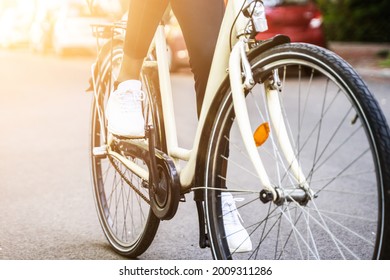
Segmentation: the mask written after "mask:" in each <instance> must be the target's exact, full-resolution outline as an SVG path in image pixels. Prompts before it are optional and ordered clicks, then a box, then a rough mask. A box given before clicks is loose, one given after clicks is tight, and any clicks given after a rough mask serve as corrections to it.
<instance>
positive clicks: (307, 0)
mask: <svg viewBox="0 0 390 280" xmlns="http://www.w3.org/2000/svg"><path fill="white" fill-rule="evenodd" d="M263 2H264V5H265V7H266V9H265V10H266V17H267V21H268V30H267V31H265V32H262V33H260V34H258V35H257V37H256V38H257V39H267V38H270V37H273V36H275V35H277V34H284V35H287V36H289V37H290V39H291V41H292V42H304V43H311V44H314V45H318V46H321V47H326V45H327V44H326V39H325V32H324V28H323V18H322V13H321V11H320V10H319V9H318V7H317V6H316V4H315V3H314V2H313V1H312V0H263Z"/></svg>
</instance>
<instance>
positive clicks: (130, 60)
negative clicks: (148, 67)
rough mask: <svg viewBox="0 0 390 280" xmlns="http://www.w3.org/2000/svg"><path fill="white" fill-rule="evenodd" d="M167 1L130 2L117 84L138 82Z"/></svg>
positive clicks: (140, 0)
mask: <svg viewBox="0 0 390 280" xmlns="http://www.w3.org/2000/svg"><path fill="white" fill-rule="evenodd" d="M168 2H169V0H131V1H130V6H129V15H128V20H127V28H126V37H125V43H124V47H123V49H124V56H123V62H122V66H121V70H120V72H119V75H118V82H123V81H127V80H138V79H139V74H140V70H141V67H142V63H143V60H144V58H145V56H146V54H147V51H148V49H149V45H150V43H151V41H152V39H153V36H154V33H155V31H156V28H157V26H158V23H159V21H160V20H161V17H162V15H163V14H164V12H165V10H166V8H167V6H168Z"/></svg>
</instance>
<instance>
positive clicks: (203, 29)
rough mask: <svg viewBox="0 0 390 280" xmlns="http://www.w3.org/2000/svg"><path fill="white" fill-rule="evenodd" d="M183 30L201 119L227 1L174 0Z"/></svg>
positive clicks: (173, 6) (174, 8) (175, 11)
mask: <svg viewBox="0 0 390 280" xmlns="http://www.w3.org/2000/svg"><path fill="white" fill-rule="evenodd" d="M171 5H172V10H173V12H174V14H175V16H176V17H177V19H178V21H179V23H180V27H181V29H182V31H183V35H184V39H185V42H186V45H187V49H188V53H189V57H190V65H191V70H192V72H193V73H194V78H195V91H196V99H197V109H198V116H199V115H200V109H201V106H202V102H203V98H204V93H205V90H206V85H207V80H208V76H209V72H210V67H211V62H212V59H213V55H214V49H215V45H216V42H217V39H218V35H219V29H220V27H221V23H222V19H223V15H224V12H225V5H224V1H223V0H212V1H210V0H196V1H194V0H171Z"/></svg>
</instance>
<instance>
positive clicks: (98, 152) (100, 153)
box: [92, 145, 107, 158]
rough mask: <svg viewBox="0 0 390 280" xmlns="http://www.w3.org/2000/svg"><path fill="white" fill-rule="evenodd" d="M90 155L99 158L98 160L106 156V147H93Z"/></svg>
mask: <svg viewBox="0 0 390 280" xmlns="http://www.w3.org/2000/svg"><path fill="white" fill-rule="evenodd" d="M92 154H93V155H94V156H95V157H99V158H100V157H105V156H107V145H103V146H100V147H94V148H93V149H92Z"/></svg>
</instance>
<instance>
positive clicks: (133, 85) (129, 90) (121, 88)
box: [106, 0, 169, 138]
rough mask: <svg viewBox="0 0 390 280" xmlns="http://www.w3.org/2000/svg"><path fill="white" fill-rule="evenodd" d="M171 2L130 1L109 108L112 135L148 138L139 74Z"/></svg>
mask: <svg viewBox="0 0 390 280" xmlns="http://www.w3.org/2000/svg"><path fill="white" fill-rule="evenodd" d="M168 2H169V1H168V0H131V1H130V5H129V15H128V22H127V28H126V37H125V42H124V48H123V49H124V50H123V51H124V57H123V61H122V65H121V69H120V71H119V75H118V77H117V80H116V81H115V86H114V92H112V93H111V95H110V98H109V99H108V102H107V108H106V116H107V120H108V130H109V131H110V132H111V133H113V134H116V135H120V136H125V137H130V138H142V137H144V136H145V127H144V126H145V124H144V117H143V113H142V99H143V92H142V90H141V82H140V81H139V77H140V71H141V67H142V63H143V60H144V58H145V56H146V54H147V52H148V49H149V45H150V43H151V41H152V39H153V36H154V34H155V31H156V28H157V26H158V23H159V21H160V20H161V17H162V15H163V14H164V11H165V9H166V7H167V5H168Z"/></svg>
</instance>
